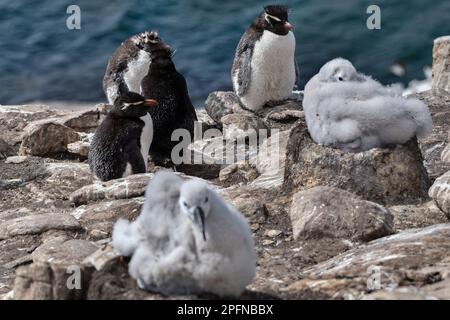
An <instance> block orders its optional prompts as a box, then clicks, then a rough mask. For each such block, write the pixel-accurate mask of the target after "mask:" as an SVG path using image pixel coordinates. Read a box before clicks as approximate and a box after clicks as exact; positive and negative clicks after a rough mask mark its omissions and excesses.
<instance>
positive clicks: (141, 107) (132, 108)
mask: <svg viewBox="0 0 450 320" xmlns="http://www.w3.org/2000/svg"><path fill="white" fill-rule="evenodd" d="M157 105H158V102H157V101H156V100H153V99H145V98H144V97H143V96H141V95H140V94H138V93H135V92H131V91H128V92H123V93H121V94H120V95H119V97H118V98H117V99H116V100H115V101H114V106H113V108H112V110H111V112H113V113H114V114H116V115H118V116H122V117H130V118H140V117H143V116H145V115H146V114H147V112H148V111H149V110H150V108H152V107H156V106H157Z"/></svg>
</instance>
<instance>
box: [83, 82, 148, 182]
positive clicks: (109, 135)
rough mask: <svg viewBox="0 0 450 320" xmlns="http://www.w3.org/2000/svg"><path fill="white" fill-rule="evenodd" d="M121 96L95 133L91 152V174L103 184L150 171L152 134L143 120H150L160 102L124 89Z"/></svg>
mask: <svg viewBox="0 0 450 320" xmlns="http://www.w3.org/2000/svg"><path fill="white" fill-rule="evenodd" d="M119 92H120V95H119V96H118V98H117V99H116V100H115V101H114V105H113V108H112V109H111V111H110V112H109V113H108V115H107V116H106V118H105V120H103V122H102V123H101V124H100V126H99V127H98V128H97V130H96V131H95V134H94V137H93V139H92V143H91V148H90V151H89V159H88V161H89V166H90V168H91V171H92V172H93V173H94V174H95V175H96V176H97V177H98V178H99V179H100V180H102V181H108V180H112V179H118V178H122V177H125V176H127V175H130V174H136V173H145V172H146V171H147V160H148V151H149V148H150V144H151V140H152V136H151V132H152V130H151V126H150V127H149V126H145V122H144V121H143V120H142V118H144V117H148V112H149V110H151V109H153V108H154V107H156V105H157V102H156V101H155V100H152V99H145V98H144V97H143V96H141V95H140V94H137V93H135V92H130V91H128V90H126V89H125V88H123V89H122V90H120V89H119ZM150 124H151V123H150Z"/></svg>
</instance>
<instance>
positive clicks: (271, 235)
mask: <svg viewBox="0 0 450 320" xmlns="http://www.w3.org/2000/svg"><path fill="white" fill-rule="evenodd" d="M282 233H283V231H281V230H276V229H272V230H266V231H265V232H264V236H266V237H269V238H276V237H278V236H279V235H281V234H282Z"/></svg>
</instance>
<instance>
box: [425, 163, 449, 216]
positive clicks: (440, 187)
mask: <svg viewBox="0 0 450 320" xmlns="http://www.w3.org/2000/svg"><path fill="white" fill-rule="evenodd" d="M428 194H429V195H430V197H431V198H433V200H434V201H435V202H436V204H437V206H438V207H439V208H440V209H441V210H442V211H443V212H444V213H445V214H446V215H447V217H448V218H449V219H450V171H448V172H447V173H445V174H444V175H443V176H441V177H439V178H437V179H436V181H435V182H434V183H433V185H432V186H431V188H430V190H429V192H428Z"/></svg>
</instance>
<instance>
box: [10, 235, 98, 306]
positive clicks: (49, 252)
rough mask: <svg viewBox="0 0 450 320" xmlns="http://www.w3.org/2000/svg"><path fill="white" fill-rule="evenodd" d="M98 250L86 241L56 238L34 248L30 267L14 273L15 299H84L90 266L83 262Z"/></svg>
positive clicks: (21, 268) (90, 272)
mask: <svg viewBox="0 0 450 320" xmlns="http://www.w3.org/2000/svg"><path fill="white" fill-rule="evenodd" d="M96 250H97V246H96V245H94V244H93V243H91V242H89V241H85V240H67V241H64V240H63V239H58V238H55V239H53V240H51V241H48V242H47V243H44V244H43V245H42V246H40V247H39V248H37V249H36V250H35V251H34V252H33V254H32V256H33V264H31V265H28V266H24V267H20V268H18V269H17V271H16V279H15V283H14V298H15V299H19V300H23V299H26V300H29V299H32V300H65V299H76V300H79V299H84V298H86V295H87V291H88V286H89V281H90V277H91V274H92V272H93V268H92V267H88V266H85V265H83V263H82V262H83V260H84V259H85V258H86V257H88V256H89V255H91V254H92V253H93V252H95V251H96Z"/></svg>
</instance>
